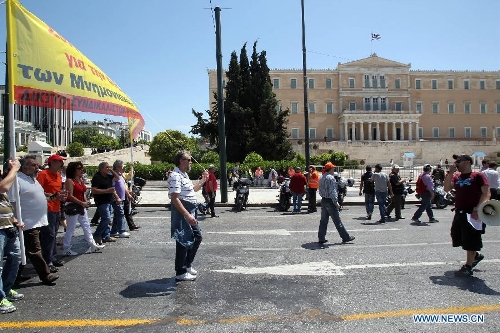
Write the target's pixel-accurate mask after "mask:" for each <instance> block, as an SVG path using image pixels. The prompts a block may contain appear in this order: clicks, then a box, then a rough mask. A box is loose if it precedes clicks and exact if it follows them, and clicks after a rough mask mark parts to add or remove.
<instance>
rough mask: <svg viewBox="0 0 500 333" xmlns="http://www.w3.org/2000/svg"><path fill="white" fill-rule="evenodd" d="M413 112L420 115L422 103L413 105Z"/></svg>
mask: <svg viewBox="0 0 500 333" xmlns="http://www.w3.org/2000/svg"><path fill="white" fill-rule="evenodd" d="M415 110H416V111H417V113H422V102H416V103H415Z"/></svg>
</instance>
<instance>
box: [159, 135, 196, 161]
mask: <svg viewBox="0 0 500 333" xmlns="http://www.w3.org/2000/svg"><path fill="white" fill-rule="evenodd" d="M181 149H185V150H189V152H190V153H191V154H192V155H193V156H195V158H196V155H197V153H196V152H198V151H199V149H198V148H197V147H196V139H195V138H188V137H187V136H186V135H185V134H184V133H182V132H180V131H174V130H166V131H164V132H160V133H158V134H157V135H156V136H155V137H154V138H153V141H151V144H150V145H149V155H151V160H153V161H159V162H167V163H172V162H173V161H174V156H175V153H177V152H178V151H179V150H181Z"/></svg>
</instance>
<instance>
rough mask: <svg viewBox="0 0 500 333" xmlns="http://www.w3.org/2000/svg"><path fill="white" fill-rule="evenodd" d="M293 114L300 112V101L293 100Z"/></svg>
mask: <svg viewBox="0 0 500 333" xmlns="http://www.w3.org/2000/svg"><path fill="white" fill-rule="evenodd" d="M291 109H292V114H297V113H299V103H298V102H292V107H291Z"/></svg>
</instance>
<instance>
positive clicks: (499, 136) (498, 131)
mask: <svg viewBox="0 0 500 333" xmlns="http://www.w3.org/2000/svg"><path fill="white" fill-rule="evenodd" d="M496 137H497V138H500V127H497V135H496Z"/></svg>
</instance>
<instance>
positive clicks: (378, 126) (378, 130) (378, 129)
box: [376, 121, 380, 141]
mask: <svg viewBox="0 0 500 333" xmlns="http://www.w3.org/2000/svg"><path fill="white" fill-rule="evenodd" d="M376 128H377V137H376V140H377V141H380V123H379V122H378V121H377V127H376Z"/></svg>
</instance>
